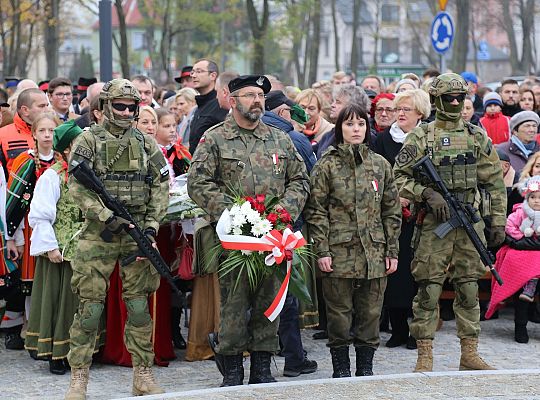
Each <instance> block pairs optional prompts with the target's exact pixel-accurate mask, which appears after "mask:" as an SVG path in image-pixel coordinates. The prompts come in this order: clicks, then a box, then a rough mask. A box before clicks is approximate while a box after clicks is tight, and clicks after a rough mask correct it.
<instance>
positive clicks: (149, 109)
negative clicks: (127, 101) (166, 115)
mask: <svg viewBox="0 0 540 400" xmlns="http://www.w3.org/2000/svg"><path fill="white" fill-rule="evenodd" d="M143 111H148V112H149V113H150V114H152V116H153V117H154V118H155V119H156V122H157V120H158V118H157V114H156V111H155V110H154V109H153V108H152V107H150V106H142V107H139V117H140V115H141V114H142V112H143Z"/></svg>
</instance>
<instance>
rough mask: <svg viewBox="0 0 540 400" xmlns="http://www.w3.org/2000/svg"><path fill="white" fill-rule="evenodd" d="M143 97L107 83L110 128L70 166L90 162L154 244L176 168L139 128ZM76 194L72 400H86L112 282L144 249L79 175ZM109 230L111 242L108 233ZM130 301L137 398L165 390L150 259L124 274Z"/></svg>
mask: <svg viewBox="0 0 540 400" xmlns="http://www.w3.org/2000/svg"><path fill="white" fill-rule="evenodd" d="M140 101H141V97H140V95H139V92H138V91H137V89H136V88H135V87H134V86H133V85H132V84H131V82H129V81H128V80H125V79H114V80H112V81H110V82H108V83H106V84H105V86H104V87H103V90H102V92H101V93H100V95H99V109H100V110H102V111H103V114H104V115H105V121H104V123H103V125H96V124H95V125H92V126H91V127H90V129H89V130H87V131H85V132H83V133H82V134H81V135H79V136H78V137H77V139H76V140H75V141H74V143H73V151H72V152H71V157H70V160H69V168H70V169H71V168H73V167H75V166H77V165H78V164H79V163H81V162H85V163H87V164H88V165H89V166H90V168H92V169H93V170H94V172H95V173H96V175H97V176H98V177H99V179H101V180H102V182H103V184H104V186H105V188H106V190H107V191H108V192H109V193H110V194H111V195H112V196H114V197H116V198H117V199H118V200H119V201H121V202H123V203H124V205H125V207H126V208H127V210H128V211H129V212H130V214H131V215H132V216H133V218H134V220H135V222H137V223H138V224H139V226H141V228H142V229H143V230H144V232H145V234H146V235H147V236H149V237H150V238H151V239H154V238H155V237H156V235H157V230H158V228H159V223H160V221H161V219H162V218H163V216H164V214H165V211H166V208H167V199H168V196H167V191H168V169H167V166H166V161H165V158H164V157H163V153H162V152H161V151H160V149H159V148H158V146H157V143H156V142H155V140H154V139H153V138H152V137H150V136H148V135H146V134H143V133H141V132H140V131H138V130H137V129H134V128H132V123H133V121H134V119H135V118H136V117H137V115H138V106H139V102H140ZM68 183H69V191H70V193H71V195H72V196H73V199H74V201H75V202H76V203H77V204H78V205H79V207H80V209H81V211H82V213H83V216H84V224H83V228H82V232H81V233H80V236H79V242H78V248H77V251H76V256H75V258H74V259H73V262H72V266H73V278H72V280H71V285H72V288H73V291H74V292H75V293H77V294H78V295H79V299H80V304H79V308H78V311H77V313H76V314H75V318H74V321H73V325H72V326H71V330H70V339H71V344H70V352H69V354H68V360H69V364H70V365H71V384H70V388H69V391H68V393H67V394H66V399H84V398H86V387H87V384H88V371H89V367H90V364H91V362H92V352H93V348H94V343H95V341H96V333H97V330H98V325H99V321H100V318H101V314H102V312H103V308H104V302H105V295H106V291H107V288H108V286H109V277H110V275H111V273H112V272H113V270H114V267H115V265H116V262H117V261H118V260H120V259H122V258H125V257H126V256H129V255H132V254H134V253H136V252H137V245H136V244H135V242H134V241H133V239H132V238H131V236H129V235H128V234H127V233H126V231H125V229H126V228H129V226H128V224H127V221H126V220H124V219H122V218H119V217H116V216H114V214H113V212H112V211H111V210H109V209H108V208H106V207H105V206H104V205H103V203H102V202H101V200H100V199H99V198H98V197H97V195H96V194H94V193H93V192H90V191H89V190H88V189H86V188H85V187H84V186H83V185H81V183H79V182H78V181H77V180H76V179H75V178H74V177H73V176H71V177H70V180H69V182H68ZM104 230H108V231H109V233H111V234H112V236H111V239H110V242H105V241H104V240H103V239H102V238H101V236H100V234H101V233H102V232H103V231H104ZM120 277H121V279H122V284H123V293H122V297H123V299H124V302H125V303H126V308H127V310H128V319H127V321H126V326H125V333H124V341H125V344H126V347H127V349H128V351H129V352H130V354H131V359H132V363H133V369H134V374H133V389H132V392H133V394H134V395H144V394H157V393H163V390H162V389H161V388H160V387H159V386H158V385H157V383H156V382H155V379H154V377H153V374H152V369H151V367H152V365H153V362H154V351H153V348H152V342H151V335H152V319H151V317H150V313H149V311H148V301H147V298H148V295H149V294H151V293H153V292H154V291H156V290H157V288H158V286H159V275H158V274H157V272H156V271H155V270H154V268H153V267H152V266H151V265H150V263H149V262H148V261H147V260H146V259H143V260H139V261H135V262H134V263H132V264H130V265H128V266H126V267H125V268H122V269H121V272H120Z"/></svg>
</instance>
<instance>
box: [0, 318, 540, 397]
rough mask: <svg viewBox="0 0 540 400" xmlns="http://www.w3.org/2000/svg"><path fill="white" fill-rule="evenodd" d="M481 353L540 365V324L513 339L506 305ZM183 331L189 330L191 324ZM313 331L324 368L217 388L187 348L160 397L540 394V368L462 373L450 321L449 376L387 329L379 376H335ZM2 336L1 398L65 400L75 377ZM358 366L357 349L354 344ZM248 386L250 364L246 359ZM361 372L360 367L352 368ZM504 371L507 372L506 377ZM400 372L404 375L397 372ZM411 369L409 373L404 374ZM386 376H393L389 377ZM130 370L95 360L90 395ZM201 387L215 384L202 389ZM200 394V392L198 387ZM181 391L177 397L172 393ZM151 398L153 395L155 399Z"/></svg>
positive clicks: (487, 324) (489, 327) (162, 377)
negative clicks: (392, 340)
mask: <svg viewBox="0 0 540 400" xmlns="http://www.w3.org/2000/svg"><path fill="white" fill-rule="evenodd" d="M481 324H482V333H481V340H480V353H481V355H482V356H483V357H484V359H485V360H486V361H487V362H489V363H491V364H492V365H493V366H494V367H496V368H497V369H499V370H501V369H504V370H524V369H535V368H540V362H539V356H540V324H534V323H529V325H528V328H529V335H530V337H531V340H530V342H529V343H528V344H518V343H516V342H515V341H514V338H513V333H514V323H513V311H512V310H511V309H505V310H502V312H501V317H500V318H499V319H497V320H492V321H484V322H482V323H481ZM182 329H183V330H184V332H183V333H184V334H185V335H187V332H186V330H185V328H182ZM313 332H314V331H312V330H306V331H304V332H303V339H304V347H305V349H306V350H307V351H308V353H309V358H311V359H314V360H316V361H317V362H318V363H319V370H318V371H317V372H316V373H313V374H309V375H301V376H299V377H297V378H285V377H283V376H282V372H283V364H284V360H283V358H280V357H276V358H275V364H273V365H272V373H273V374H274V376H275V377H276V378H277V380H278V381H279V382H278V383H277V384H269V385H254V386H249V387H248V386H247V385H245V386H244V387H242V388H232V389H230V388H226V389H215V388H218V387H219V384H220V383H221V376H220V374H219V372H218V371H217V368H216V367H215V364H214V362H213V361H201V362H186V361H183V355H184V352H182V351H178V352H177V355H178V360H176V361H172V362H171V363H170V365H169V367H167V368H161V367H155V374H156V377H157V379H158V381H159V383H160V384H161V385H162V386H163V388H164V389H165V390H166V391H167V392H169V393H171V395H170V396H169V395H167V396H152V397H153V398H156V399H157V398H182V399H184V398H193V399H195V398H197V399H251V398H257V399H277V398H279V399H283V398H287V399H313V398H317V400H319V399H326V398H332V399H338V398H377V399H393V398H395V399H450V398H465V399H479V398H488V399H500V398H504V399H530V398H540V370H536V371H528V372H526V371H521V372H520V371H518V372H515V371H514V372H510V371H508V372H506V371H494V373H488V374H486V373H481V374H479V375H476V376H475V374H477V372H473V373H468V374H463V373H456V371H457V370H458V366H459V354H460V352H459V351H460V348H459V340H458V339H457V337H456V328H455V322H454V321H449V322H445V323H444V324H443V326H442V328H441V330H440V331H439V332H438V333H437V336H436V339H435V342H434V357H435V359H434V370H435V371H437V372H440V373H443V374H444V375H443V376H438V375H437V373H432V374H410V373H411V371H412V370H413V368H414V365H415V361H416V351H415V350H407V349H406V348H405V347H400V348H397V349H388V348H386V347H384V343H385V342H386V340H387V339H388V338H389V336H390V335H389V334H388V333H382V334H381V344H382V345H381V347H380V349H379V350H378V351H377V352H376V353H375V359H374V372H375V374H376V376H374V377H372V378H352V379H340V380H336V379H334V380H332V379H328V378H330V377H331V375H332V365H331V361H330V354H329V352H328V349H327V348H326V346H325V341H321V340H317V341H315V340H312V339H311V335H312V334H313ZM3 343H4V341H3V338H0V376H1V377H2V386H1V389H0V399H2V400H4V399H6V400H7V399H14V400H20V399H38V398H39V399H42V400H45V399H61V398H63V395H64V393H65V390H66V388H67V387H68V384H69V375H68V374H66V375H64V376H57V375H52V374H51V373H49V370H48V363H46V362H43V361H34V360H32V359H31V358H30V357H29V356H28V353H27V352H25V351H7V350H5V348H4V346H3ZM351 358H352V360H351V361H352V364H353V365H354V351H353V349H352V348H351ZM244 367H245V369H246V379H245V382H246V383H247V380H248V374H249V361H248V360H246V361H245V363H244ZM353 371H354V369H353ZM501 372H503V373H502V374H501ZM396 374H399V376H396ZM403 374H407V375H403ZM383 375H387V376H383ZM131 381H132V371H131V369H130V368H126V367H119V366H112V365H102V364H95V365H93V367H92V369H91V370H90V384H89V390H88V395H89V396H88V398H89V399H90V400H98V399H118V398H126V397H129V396H131ZM201 389H211V390H210V391H201ZM192 391H196V392H192ZM172 393H175V394H172ZM152 397H151V398H152Z"/></svg>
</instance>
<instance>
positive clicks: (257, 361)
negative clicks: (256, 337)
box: [248, 351, 276, 385]
mask: <svg viewBox="0 0 540 400" xmlns="http://www.w3.org/2000/svg"><path fill="white" fill-rule="evenodd" d="M271 358H272V353H269V352H267V351H254V352H252V353H251V355H250V359H251V367H250V368H249V382H248V383H249V384H250V385H252V384H256V383H271V382H276V380H275V379H274V377H273V376H272V372H270V359H271Z"/></svg>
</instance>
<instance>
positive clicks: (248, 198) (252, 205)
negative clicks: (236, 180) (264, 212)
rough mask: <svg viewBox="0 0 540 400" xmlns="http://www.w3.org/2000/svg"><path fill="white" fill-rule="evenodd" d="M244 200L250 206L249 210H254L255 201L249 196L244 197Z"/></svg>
mask: <svg viewBox="0 0 540 400" xmlns="http://www.w3.org/2000/svg"><path fill="white" fill-rule="evenodd" d="M244 199H245V200H246V201H247V202H248V203H249V204H251V208H255V199H254V198H253V197H251V196H246V197H244Z"/></svg>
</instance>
